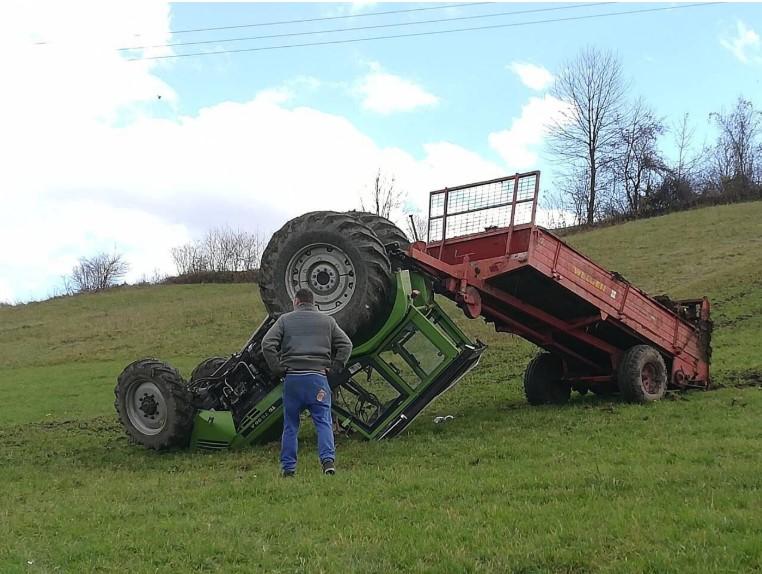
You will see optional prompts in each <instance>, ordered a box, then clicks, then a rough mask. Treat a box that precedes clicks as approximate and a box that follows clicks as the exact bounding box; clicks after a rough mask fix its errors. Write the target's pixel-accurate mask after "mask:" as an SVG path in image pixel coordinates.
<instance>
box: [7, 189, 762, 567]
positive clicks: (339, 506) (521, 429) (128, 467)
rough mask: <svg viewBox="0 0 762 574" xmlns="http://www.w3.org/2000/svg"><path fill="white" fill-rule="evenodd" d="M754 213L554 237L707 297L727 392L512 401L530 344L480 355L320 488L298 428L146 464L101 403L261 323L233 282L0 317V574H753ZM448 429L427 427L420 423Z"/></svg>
mask: <svg viewBox="0 0 762 574" xmlns="http://www.w3.org/2000/svg"><path fill="white" fill-rule="evenodd" d="M760 222H762V203H752V204H744V205H736V206H724V207H717V208H710V209H702V210H697V211H691V212H686V213H680V214H675V215H670V216H666V217H662V218H656V219H651V220H648V221H642V222H635V223H630V224H626V225H622V226H617V227H612V228H608V229H602V230H598V231H594V232H590V233H586V234H580V235H574V236H571V237H570V238H568V240H569V241H570V242H571V243H572V244H574V245H575V246H576V247H577V248H579V249H580V250H582V251H583V252H585V253H587V254H589V255H591V256H592V257H594V258H595V259H596V260H598V261H600V262H601V263H603V264H604V265H605V266H607V267H609V268H611V269H615V270H617V271H619V272H621V273H623V274H624V275H625V276H626V277H628V278H629V279H630V280H631V281H633V282H634V283H635V284H636V285H638V286H640V287H642V288H644V289H646V290H648V291H650V292H653V293H660V292H667V293H669V294H671V295H673V296H676V297H681V296H695V295H708V296H709V297H710V298H711V299H712V303H713V315H714V319H715V324H716V329H715V338H714V364H713V373H714V377H715V381H716V382H717V383H720V384H724V385H726V387H725V388H721V389H720V390H716V391H712V392H708V393H699V392H696V393H688V394H684V395H676V396H673V397H672V400H665V401H662V402H660V403H657V404H653V405H647V406H634V405H627V404H624V403H621V402H619V401H617V400H601V399H597V398H595V397H592V396H586V397H576V398H574V399H573V400H572V402H571V403H570V404H569V405H568V406H566V407H562V408H553V407H542V408H530V407H529V406H527V405H526V403H525V402H524V400H523V398H522V396H521V387H520V376H521V373H522V371H523V368H524V366H525V364H526V361H527V360H528V358H529V357H530V356H531V354H532V352H533V350H532V347H531V346H530V345H528V344H526V343H524V342H522V341H521V340H519V339H517V338H515V337H512V336H506V335H498V334H496V333H494V332H493V331H491V330H490V328H489V327H487V326H486V325H484V324H483V323H482V322H480V321H468V320H466V319H465V318H463V317H462V315H456V319H457V320H458V321H459V323H460V324H461V325H462V326H464V328H466V329H467V330H468V331H469V332H470V333H471V334H472V335H474V336H478V337H480V338H481V339H483V340H484V341H486V342H487V343H488V344H489V345H490V348H489V350H488V352H487V353H486V354H485V356H484V359H483V361H482V364H481V365H480V367H479V369H478V370H477V371H475V372H473V373H472V374H471V375H469V377H468V378H467V379H465V380H464V381H463V382H462V383H461V384H460V385H459V386H458V387H456V388H455V389H454V390H453V391H452V392H450V393H449V394H448V395H446V396H445V397H443V398H442V399H441V400H440V401H438V402H436V403H435V404H434V405H432V406H431V407H430V408H429V410H427V411H426V412H425V413H424V414H423V415H421V417H419V419H418V420H417V421H416V422H415V423H414V424H413V425H412V426H411V428H410V430H409V431H408V432H406V433H404V434H403V436H401V437H399V438H398V439H394V440H391V441H387V442H381V443H365V442H361V441H357V440H353V439H346V438H341V439H340V440H339V444H338V449H339V469H340V472H339V474H338V475H337V476H335V477H333V478H330V479H326V478H325V477H323V476H321V475H320V474H319V472H318V466H317V462H316V454H315V446H314V444H313V443H314V434H313V432H312V430H311V429H310V428H309V427H308V426H307V427H305V430H304V432H303V433H302V439H303V440H302V450H301V454H302V456H301V465H300V469H299V475H298V477H297V478H296V479H295V480H292V481H284V480H282V479H280V478H279V477H278V474H277V471H278V465H277V445H270V446H267V447H263V448H257V449H252V450H247V451H243V452H231V453H218V454H198V453H190V452H173V453H168V454H155V453H152V452H147V451H145V450H143V449H141V448H139V447H135V446H133V445H130V444H128V442H127V440H126V438H125V437H124V436H123V434H122V432H121V429H120V428H119V426H118V424H117V422H116V419H115V416H114V413H113V406H112V402H113V385H114V382H115V379H116V376H117V375H118V374H119V372H120V371H121V369H122V367H123V366H124V365H125V364H126V363H128V362H130V361H132V360H134V359H135V358H138V357H141V356H159V357H161V358H162V359H164V360H167V361H169V362H171V363H173V364H174V365H175V366H177V367H179V368H180V369H181V371H182V372H184V373H185V374H186V375H187V374H188V373H189V372H190V370H191V369H192V368H193V366H194V365H195V364H196V363H197V362H199V361H200V360H201V359H202V358H204V357H206V356H209V355H214V354H219V353H223V354H224V353H229V352H233V351H235V350H237V349H238V348H239V347H240V346H241V345H242V344H243V342H244V341H245V339H246V337H247V336H248V335H249V333H250V332H251V331H252V330H253V329H254V328H255V327H256V326H257V325H258V323H259V321H260V320H261V319H262V317H263V315H264V311H263V308H262V305H261V303H260V301H259V298H258V296H257V295H256V290H255V289H254V288H253V287H252V286H249V285H194V286H163V287H140V288H124V289H116V290H112V291H110V292H107V293H103V294H99V295H91V296H78V297H71V298H62V299H56V300H52V301H48V302H44V303H35V304H30V305H26V306H19V307H12V308H0V396H1V397H2V402H0V405H1V406H0V415H2V416H0V465H1V467H2V472H3V478H2V482H1V484H2V487H3V488H2V498H1V499H0V572H2V573H6V572H9V573H13V572H72V573H80V572H125V571H130V572H135V573H142V572H146V573H148V572H236V571H237V572H270V571H274V572H329V571H330V572H337V571H338V572H379V573H381V572H392V571H421V572H524V573H529V572H538V573H539V572H575V573H576V572H616V573H619V572H659V573H661V572H752V571H760V570H761V569H762V568H761V567H760V565H761V564H762V539H761V538H760V536H759V533H760V532H762V512H760V510H759V509H760V503H759V501H760V496H761V495H762V492H760V490H761V489H762V462H760V461H762V427H760V425H759V421H760V420H761V419H762V390H760V388H759V387H755V386H743V387H738V388H736V387H734V386H732V385H734V384H736V383H742V382H749V381H753V380H754V378H755V377H756V378H757V379H756V380H758V381H759V380H760V379H762V352H761V351H762V335H761V334H760V333H762V319H761V317H762V266H761V265H760V256H759V253H760V249H761V248H762V223H760ZM437 414H452V415H454V416H455V419H454V420H453V421H452V422H449V423H446V424H440V425H435V424H433V422H432V418H433V416H435V415H437Z"/></svg>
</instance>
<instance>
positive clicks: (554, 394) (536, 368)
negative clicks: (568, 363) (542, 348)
mask: <svg viewBox="0 0 762 574" xmlns="http://www.w3.org/2000/svg"><path fill="white" fill-rule="evenodd" d="M561 376H562V367H561V359H559V358H558V357H556V356H555V355H551V354H550V353H541V354H540V355H537V356H536V357H535V358H534V359H532V360H531V361H530V362H529V365H527V369H526V371H524V394H525V395H526V398H527V401H529V404H530V405H547V404H551V405H561V404H564V403H566V402H567V401H568V400H569V396H570V395H571V385H569V384H568V383H565V382H563V381H562V380H561Z"/></svg>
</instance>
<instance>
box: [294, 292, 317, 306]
mask: <svg viewBox="0 0 762 574" xmlns="http://www.w3.org/2000/svg"><path fill="white" fill-rule="evenodd" d="M296 299H297V300H298V301H299V303H314V302H315V297H314V295H312V291H310V290H309V289H299V291H297V292H296Z"/></svg>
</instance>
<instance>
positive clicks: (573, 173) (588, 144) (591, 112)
mask: <svg viewBox="0 0 762 574" xmlns="http://www.w3.org/2000/svg"><path fill="white" fill-rule="evenodd" d="M624 91H625V83H624V80H623V79H622V66H621V63H620V61H619V59H618V58H617V57H616V56H615V55H614V54H613V53H612V52H610V51H601V50H598V49H596V48H593V47H588V48H585V49H583V50H582V51H581V52H580V53H579V55H577V57H576V58H574V59H573V60H571V61H570V62H568V63H567V64H566V65H565V66H564V67H563V69H562V71H561V73H560V74H559V75H558V77H557V78H556V80H555V82H554V84H553V87H552V89H551V94H552V95H553V96H555V97H556V98H558V99H560V100H561V101H562V102H564V104H565V106H564V108H563V109H562V111H561V112H560V115H559V117H558V118H557V119H556V120H555V121H553V122H551V124H550V126H549V136H550V137H549V141H548V145H549V149H550V151H551V153H552V154H553V155H555V156H556V157H557V158H558V159H559V160H560V161H561V162H562V163H564V164H566V167H567V170H566V173H567V178H566V181H565V182H563V186H562V189H561V191H562V192H563V193H564V195H565V196H567V197H568V198H569V200H570V201H569V204H570V207H571V208H574V209H575V210H576V209H577V208H578V205H577V204H578V203H579V200H580V199H584V202H585V213H584V221H585V222H586V223H588V224H591V223H593V221H594V219H595V217H596V214H597V209H598V203H599V201H600V196H599V193H600V190H601V188H602V185H601V183H602V179H603V178H602V173H601V172H602V171H604V170H605V169H607V168H608V167H609V164H610V163H611V160H612V150H613V148H614V144H615V142H616V138H617V126H618V125H619V118H620V116H621V115H622V112H623V107H624ZM575 177H576V178H580V179H582V178H584V179H583V182H584V186H583V187H582V188H580V185H579V182H577V181H574V178H575ZM581 190H584V193H583V195H582V197H580V191H581Z"/></svg>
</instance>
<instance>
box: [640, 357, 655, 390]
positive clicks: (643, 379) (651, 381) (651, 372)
mask: <svg viewBox="0 0 762 574" xmlns="http://www.w3.org/2000/svg"><path fill="white" fill-rule="evenodd" d="M640 383H641V384H642V385H643V389H644V390H645V391H646V392H647V393H648V394H649V395H655V394H657V393H658V392H659V381H658V379H657V376H656V368H655V367H654V366H653V365H652V364H651V363H646V364H645V365H643V368H642V369H641V370H640Z"/></svg>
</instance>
